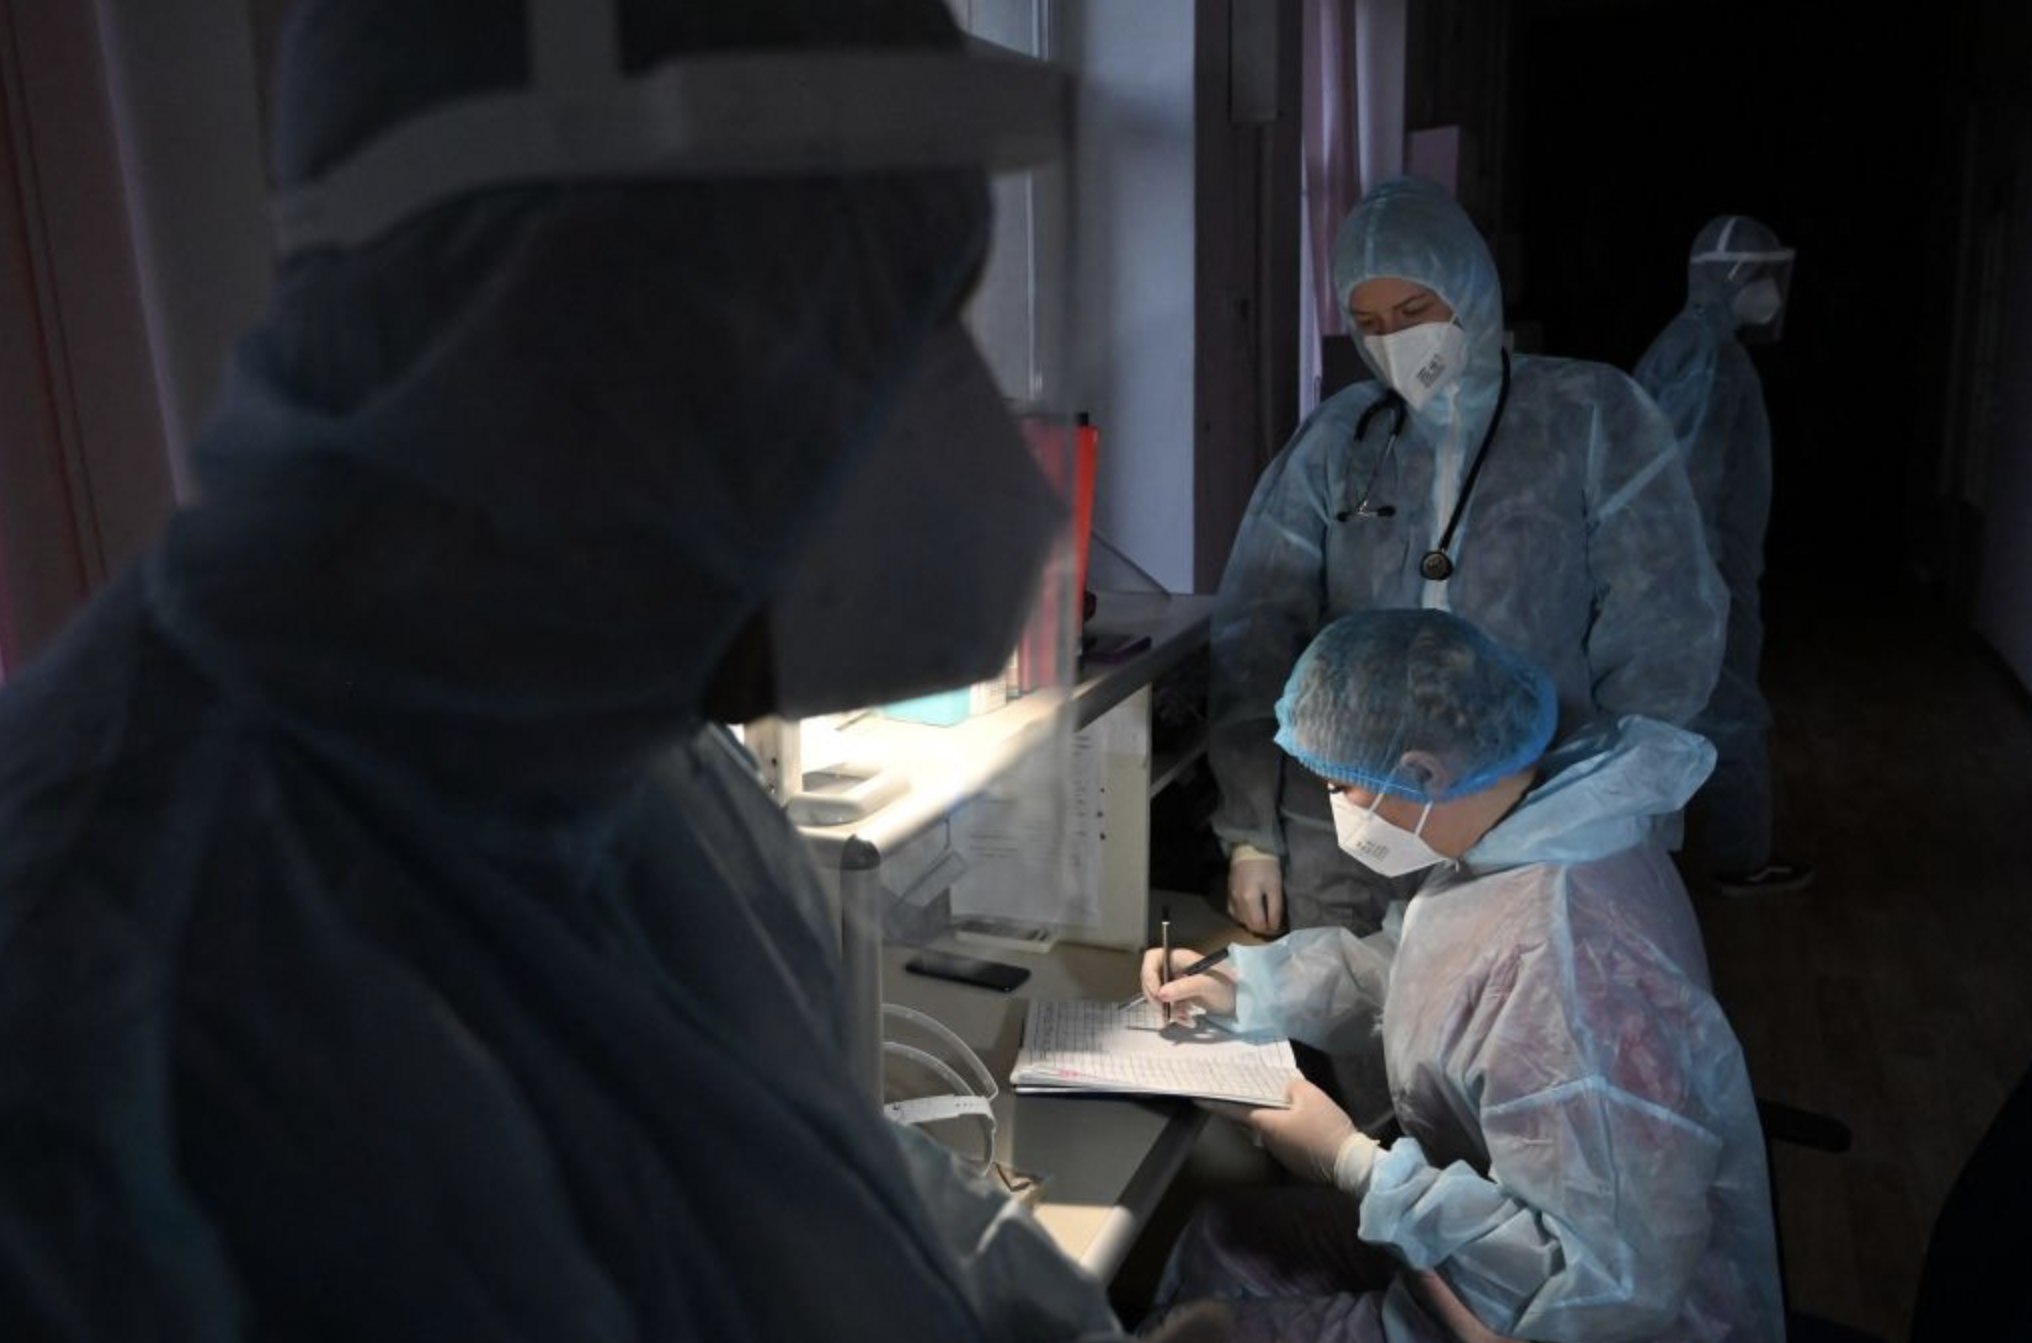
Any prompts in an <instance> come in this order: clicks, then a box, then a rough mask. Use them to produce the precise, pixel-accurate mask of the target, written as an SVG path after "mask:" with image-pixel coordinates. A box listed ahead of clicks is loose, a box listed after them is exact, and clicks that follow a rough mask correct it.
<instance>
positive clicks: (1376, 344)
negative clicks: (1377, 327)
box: [1362, 321, 1468, 411]
mask: <svg viewBox="0 0 2032 1343" xmlns="http://www.w3.org/2000/svg"><path fill="white" fill-rule="evenodd" d="M1362 346H1363V348H1364V349H1366V350H1367V351H1368V352H1369V359H1370V361H1371V362H1373V363H1374V364H1375V366H1376V370H1377V371H1378V372H1379V373H1381V374H1382V375H1383V381H1385V382H1387V383H1389V384H1390V386H1391V387H1393V388H1395V389H1396V391H1397V394H1398V395H1400V396H1402V397H1403V398H1404V400H1405V402H1406V404H1408V405H1409V406H1410V407H1411V409H1412V410H1414V411H1415V410H1418V409H1420V408H1421V407H1423V406H1424V405H1425V403H1426V402H1427V401H1430V400H1431V399H1432V398H1433V397H1435V396H1437V395H1438V394H1439V393H1440V392H1442V391H1445V390H1446V388H1447V387H1448V386H1449V385H1450V384H1451V383H1452V382H1453V381H1454V379H1456V378H1458V377H1459V376H1460V375H1461V370H1462V369H1463V368H1466V367H1467V362H1468V333H1467V332H1465V331H1463V330H1461V325H1460V323H1459V322H1454V321H1446V322H1426V323H1423V324H1422V325H1419V326H1409V327H1406V328H1404V329H1403V330H1402V331H1393V332H1391V333H1390V334H1389V335H1387V336H1364V337H1362Z"/></svg>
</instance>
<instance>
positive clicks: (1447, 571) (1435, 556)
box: [1418, 550, 1453, 583]
mask: <svg viewBox="0 0 2032 1343" xmlns="http://www.w3.org/2000/svg"><path fill="white" fill-rule="evenodd" d="M1418 573H1419V576H1420V577H1422V578H1424V579H1425V580H1426V581H1427V582H1428V583H1444V582H1445V581H1446V580H1447V579H1449V578H1452V577H1453V561H1452V560H1450V559H1448V558H1447V555H1446V552H1445V551H1444V550H1428V551H1426V552H1425V558H1423V559H1421V560H1419V561H1418Z"/></svg>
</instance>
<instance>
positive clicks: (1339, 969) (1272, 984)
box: [1228, 928, 1396, 1055]
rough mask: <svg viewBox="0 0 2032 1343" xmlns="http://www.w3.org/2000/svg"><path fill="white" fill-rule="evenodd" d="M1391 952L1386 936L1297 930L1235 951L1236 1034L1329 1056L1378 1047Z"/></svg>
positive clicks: (1231, 953) (1230, 959) (1393, 944)
mask: <svg viewBox="0 0 2032 1343" xmlns="http://www.w3.org/2000/svg"><path fill="white" fill-rule="evenodd" d="M1395 950H1396V942H1395V940H1394V939H1393V938H1392V937H1391V935H1390V934H1389V933H1387V932H1381V933H1371V934H1369V935H1368V936H1366V937H1357V936H1356V935H1355V934H1354V933H1353V932H1352V931H1350V930H1349V929H1346V928H1302V929H1300V930H1298V931H1296V932H1292V933H1287V934H1285V935H1284V936H1283V937H1281V938H1279V939H1277V940H1276V941H1275V942H1270V943H1266V944H1265V945H1263V946H1260V947H1244V946H1236V947H1232V948H1230V949H1229V952H1228V963H1229V965H1230V967H1231V968H1232V969H1233V970H1234V972H1235V1016H1234V1020H1233V1023H1232V1025H1233V1029H1235V1030H1237V1031H1241V1032H1245V1033H1250V1034H1255V1033H1263V1034H1270V1035H1285V1036H1289V1037H1290V1038H1292V1039H1294V1040H1301V1041H1303V1042H1305V1043H1306V1044H1309V1045H1313V1046H1316V1047H1317V1048H1319V1049H1323V1050H1325V1051H1326V1052H1327V1053H1329V1054H1340V1055H1348V1054H1354V1053H1359V1052H1362V1051H1365V1050H1374V1049H1378V1048H1380V1047H1381V1044H1380V1041H1379V1040H1378V1038H1377V1030H1378V1026H1379V1023H1380V1022H1381V1020H1382V1014H1383V999H1384V995H1385V994H1386V993H1388V991H1389V988H1390V961H1391V957H1392V955H1393V953H1394V952H1395Z"/></svg>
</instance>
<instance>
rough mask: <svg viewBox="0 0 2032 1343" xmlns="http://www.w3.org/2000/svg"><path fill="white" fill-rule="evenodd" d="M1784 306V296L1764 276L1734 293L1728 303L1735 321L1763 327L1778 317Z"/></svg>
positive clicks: (1775, 283) (1776, 285)
mask: <svg viewBox="0 0 2032 1343" xmlns="http://www.w3.org/2000/svg"><path fill="white" fill-rule="evenodd" d="M1784 306H1785V296H1784V295H1783V294H1781V293H1779V292H1778V283H1777V281H1775V280H1773V279H1772V278H1771V277H1770V276H1768V275H1766V276H1763V277H1761V278H1759V279H1756V280H1752V281H1751V282H1750V283H1749V284H1746V285H1744V286H1743V287H1742V288H1741V289H1739V290H1737V291H1736V296H1735V298H1734V299H1732V300H1731V301H1730V303H1729V307H1730V310H1731V311H1733V312H1734V313H1735V315H1736V320H1738V321H1740V322H1743V323H1744V324H1746V325H1748V326H1763V325H1764V324H1765V323H1766V322H1769V321H1770V320H1771V319H1772V318H1773V317H1776V316H1777V315H1778V310H1779V309H1780V308H1782V307H1784Z"/></svg>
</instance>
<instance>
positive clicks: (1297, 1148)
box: [1195, 976, 1378, 1195]
mask: <svg viewBox="0 0 2032 1343" xmlns="http://www.w3.org/2000/svg"><path fill="white" fill-rule="evenodd" d="M1195 978H1197V976H1195ZM1284 1098H1285V1099H1286V1100H1287V1101H1289V1102H1290V1108H1289V1109H1286V1110H1276V1109H1269V1108H1264V1109H1253V1108H1251V1107H1249V1106H1246V1105H1231V1104H1228V1103H1227V1102H1224V1101H1202V1102H1200V1104H1201V1105H1203V1106H1205V1107H1206V1108H1207V1109H1209V1110H1212V1111H1213V1112H1214V1113H1216V1114H1223V1115H1227V1116H1228V1117H1229V1118H1231V1119H1237V1120H1240V1121H1241V1122H1242V1123H1244V1124H1247V1125H1248V1126H1249V1127H1250V1128H1252V1129H1254V1130H1255V1131H1256V1132H1257V1133H1258V1134H1259V1135H1261V1137H1262V1139H1263V1145H1264V1146H1265V1147H1267V1148H1269V1149H1270V1155H1272V1156H1274V1157H1276V1158H1277V1159H1278V1161H1280V1162H1282V1163H1283V1164H1284V1167H1285V1169H1287V1170H1289V1171H1290V1172H1291V1173H1292V1174H1294V1175H1297V1176H1300V1177H1302V1178H1304V1179H1307V1180H1315V1181H1317V1182H1319V1183H1320V1184H1331V1185H1336V1186H1338V1187H1340V1188H1341V1189H1344V1190H1346V1191H1347V1192H1348V1193H1350V1194H1355V1195H1360V1194H1361V1193H1362V1192H1363V1190H1365V1189H1367V1188H1368V1183H1369V1167H1370V1165H1371V1164H1372V1163H1373V1162H1374V1161H1375V1158H1376V1152H1377V1150H1378V1148H1377V1145H1376V1140H1375V1139H1373V1138H1371V1137H1369V1135H1367V1134H1366V1133H1363V1132H1362V1131H1361V1130H1360V1129H1358V1128H1356V1127H1355V1121H1354V1120H1352V1119H1350V1118H1348V1115H1347V1111H1345V1110H1343V1109H1341V1107H1340V1106H1338V1105H1335V1104H1334V1103H1333V1098H1332V1097H1331V1096H1328V1095H1327V1094H1326V1093H1325V1092H1324V1091H1321V1090H1320V1089H1319V1088H1318V1087H1316V1086H1314V1085H1313V1084H1312V1083H1310V1082H1306V1081H1302V1080H1301V1081H1297V1082H1293V1083H1291V1084H1290V1086H1289V1087H1288V1088H1287V1089H1286V1090H1285V1093H1284Z"/></svg>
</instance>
